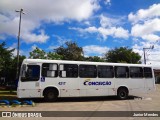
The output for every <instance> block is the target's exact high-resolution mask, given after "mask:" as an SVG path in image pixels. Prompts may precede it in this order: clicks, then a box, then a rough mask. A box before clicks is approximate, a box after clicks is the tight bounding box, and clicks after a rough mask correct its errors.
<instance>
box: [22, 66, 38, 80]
mask: <svg viewBox="0 0 160 120" xmlns="http://www.w3.org/2000/svg"><path fill="white" fill-rule="evenodd" d="M39 77H40V66H39V65H27V72H26V73H25V77H22V78H21V80H22V81H23V82H24V81H38V80H39Z"/></svg>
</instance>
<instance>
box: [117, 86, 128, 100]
mask: <svg viewBox="0 0 160 120" xmlns="http://www.w3.org/2000/svg"><path fill="white" fill-rule="evenodd" d="M117 96H118V98H119V99H120V100H125V99H127V98H128V90H127V88H119V89H118V91H117Z"/></svg>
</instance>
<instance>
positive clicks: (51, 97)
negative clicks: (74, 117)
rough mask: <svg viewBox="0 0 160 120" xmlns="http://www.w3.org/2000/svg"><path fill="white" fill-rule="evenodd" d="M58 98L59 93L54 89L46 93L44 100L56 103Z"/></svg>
mask: <svg viewBox="0 0 160 120" xmlns="http://www.w3.org/2000/svg"><path fill="white" fill-rule="evenodd" d="M57 98H58V93H57V91H56V90H54V89H47V90H46V91H45V92H44V99H45V101H46V102H54V101H56V100H57Z"/></svg>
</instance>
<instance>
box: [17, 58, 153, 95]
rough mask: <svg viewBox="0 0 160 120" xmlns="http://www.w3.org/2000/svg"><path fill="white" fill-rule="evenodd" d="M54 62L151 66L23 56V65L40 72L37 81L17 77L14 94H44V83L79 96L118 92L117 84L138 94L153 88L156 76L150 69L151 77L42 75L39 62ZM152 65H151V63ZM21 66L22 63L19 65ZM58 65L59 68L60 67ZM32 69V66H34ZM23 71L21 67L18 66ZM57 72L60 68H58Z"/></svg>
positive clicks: (130, 92)
mask: <svg viewBox="0 0 160 120" xmlns="http://www.w3.org/2000/svg"><path fill="white" fill-rule="evenodd" d="M43 63H56V64H57V65H58V67H59V65H60V64H77V65H78V66H79V65H81V64H83V65H96V66H99V65H104V66H107V65H108V66H113V67H115V66H126V67H151V66H148V65H141V64H121V63H97V62H81V61H62V60H41V59H25V60H24V61H23V63H22V66H23V65H24V64H26V65H31V66H32V65H39V66H40V73H39V79H38V80H37V81H22V80H21V79H22V75H20V77H19V83H18V89H17V96H18V98H38V97H44V96H43V91H44V90H45V89H46V88H47V87H53V88H57V89H58V91H59V96H58V97H80V96H82V97H83V96H107V95H117V90H118V88H120V87H126V88H127V89H128V91H129V95H137V94H138V93H147V92H150V91H154V90H155V80H154V74H153V70H152V74H153V77H152V78H130V77H129V78H116V77H113V78H98V77H95V78H88V77H87V78H80V77H79V76H78V77H75V78H64V77H59V76H57V77H43V76H42V64H43ZM151 68H152V67H151ZM21 69H22V67H21ZM59 69H60V68H58V70H59ZM33 70H34V69H33ZM21 73H22V70H21ZM58 74H59V71H58Z"/></svg>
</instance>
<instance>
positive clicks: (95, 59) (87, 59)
mask: <svg viewBox="0 0 160 120" xmlns="http://www.w3.org/2000/svg"><path fill="white" fill-rule="evenodd" d="M84 61H91V62H105V60H104V59H103V58H100V57H98V56H93V57H92V56H90V57H86V58H84Z"/></svg>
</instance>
